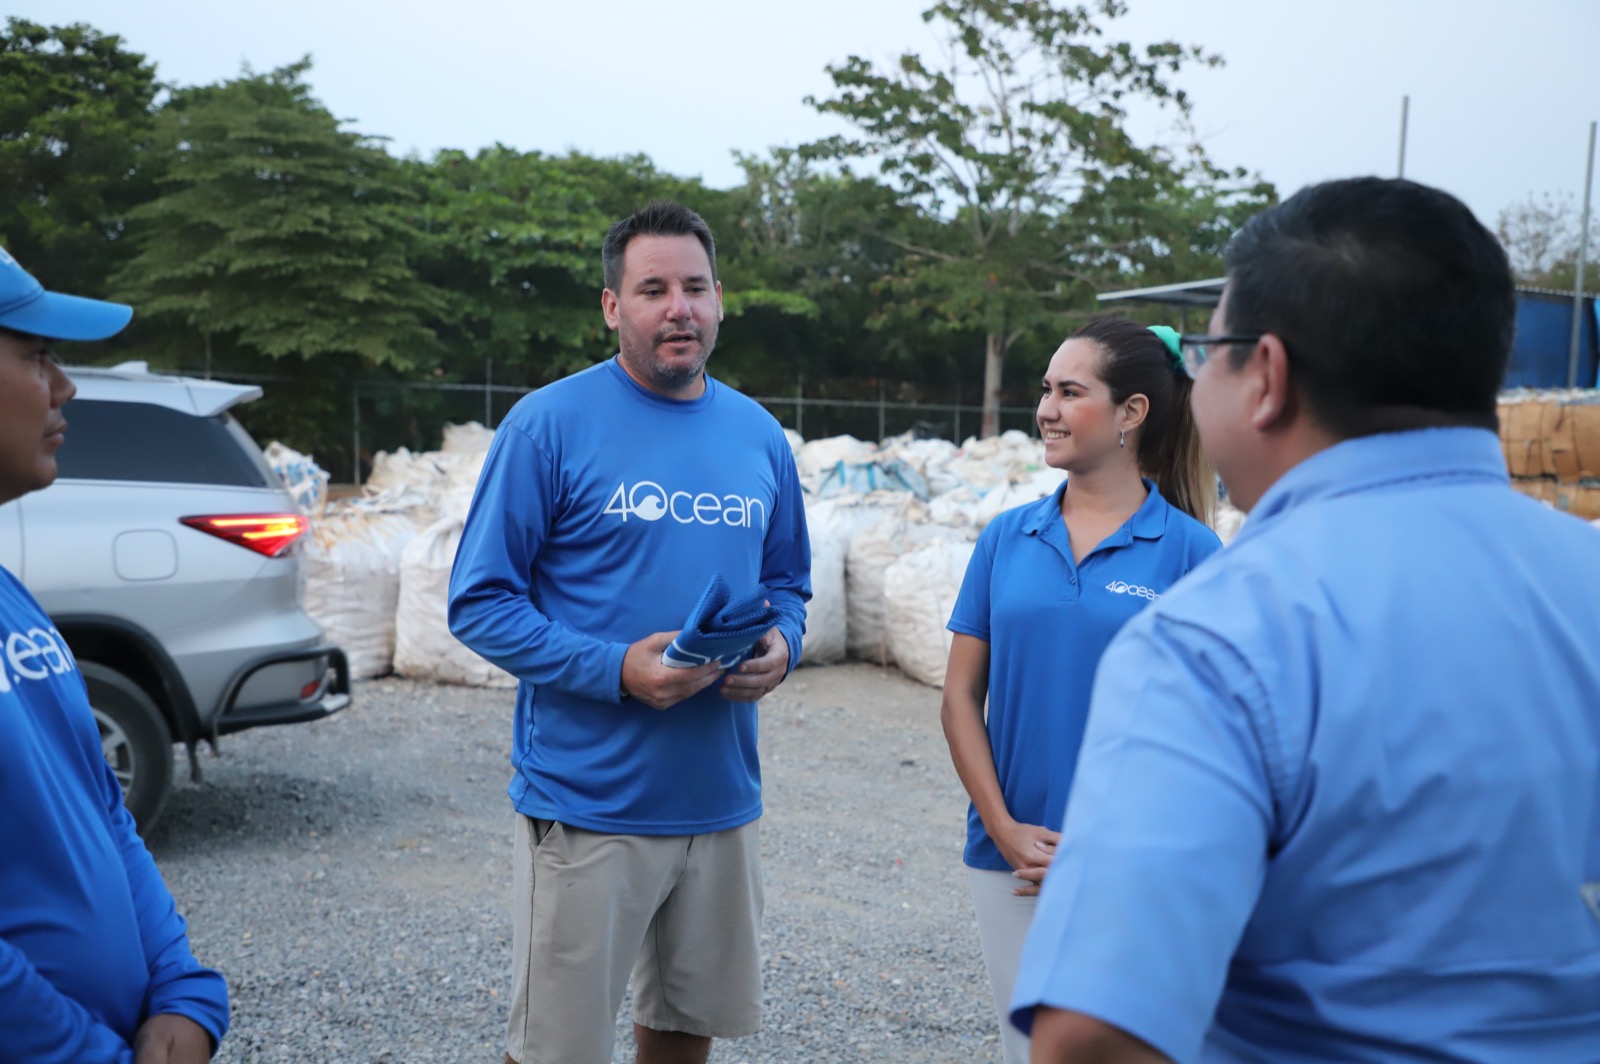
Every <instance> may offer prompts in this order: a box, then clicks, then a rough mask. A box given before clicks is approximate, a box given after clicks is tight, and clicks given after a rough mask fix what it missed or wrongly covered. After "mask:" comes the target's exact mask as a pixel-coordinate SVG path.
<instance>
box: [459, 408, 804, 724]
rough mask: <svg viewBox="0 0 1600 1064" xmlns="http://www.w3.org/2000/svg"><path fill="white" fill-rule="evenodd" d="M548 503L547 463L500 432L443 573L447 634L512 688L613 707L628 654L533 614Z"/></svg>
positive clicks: (551, 514)
mask: <svg viewBox="0 0 1600 1064" xmlns="http://www.w3.org/2000/svg"><path fill="white" fill-rule="evenodd" d="M557 498H558V488H557V485H556V478H555V469H554V466H553V465H552V464H551V462H550V459H549V457H548V456H547V455H545V454H544V453H543V452H542V451H541V450H540V449H539V447H538V446H537V445H536V444H535V443H534V441H533V440H532V439H531V438H529V437H528V435H527V434H526V433H525V432H523V431H522V430H521V429H519V428H518V427H517V426H516V425H512V424H507V425H502V426H501V429H500V431H499V432H497V433H495V437H494V442H493V444H491V445H490V447H489V454H488V457H487V458H486V459H485V460H484V464H483V473H482V475H481V476H480V478H479V481H478V489H477V493H476V495H475V496H474V497H473V500H472V508H471V510H470V511H469V512H468V514H467V521H466V526H465V527H464V528H463V529H462V532H461V544H460V546H459V547H458V548H457V550H456V560H455V565H454V567H453V568H452V570H451V573H450V605H449V621H450V632H451V634H452V635H454V636H455V637H456V638H457V639H459V640H461V642H462V643H464V644H466V645H467V646H468V647H470V648H472V650H474V651H475V652H476V653H478V654H480V655H482V656H483V657H484V658H486V659H488V660H489V661H491V662H493V663H494V664H496V665H498V666H500V667H501V668H502V669H504V670H506V671H507V672H509V673H511V674H512V675H513V676H516V677H518V678H519V679H523V680H527V681H529V682H531V683H536V684H540V685H545V684H548V685H550V686H552V687H555V688H557V689H558V690H562V691H565V692H567V693H569V694H573V695H578V696H580V697H583V698H589V699H593V700H595V701H598V702H620V701H621V700H622V659H623V657H624V655H626V654H627V651H628V644H626V643H614V642H611V641H609V640H604V639H599V638H596V637H594V636H589V635H585V634H583V633H581V632H575V631H573V630H572V629H571V628H568V627H566V626H564V625H561V624H558V623H556V622H555V621H552V620H551V619H550V618H549V617H547V616H545V614H544V613H543V612H541V611H540V610H539V608H538V607H537V606H535V605H534V604H533V599H532V597H531V591H532V585H533V572H534V567H535V566H536V565H537V564H538V562H539V554H540V552H541V551H542V550H543V548H544V545H545V543H546V541H547V540H548V539H549V536H550V529H551V526H552V522H553V521H554V518H555V513H556V506H557ZM802 520H803V518H802ZM773 605H774V606H777V605H778V603H777V601H774V602H773ZM802 615H803V607H802ZM644 634H647V633H641V635H644ZM798 638H799V636H798V634H797V635H796V639H798Z"/></svg>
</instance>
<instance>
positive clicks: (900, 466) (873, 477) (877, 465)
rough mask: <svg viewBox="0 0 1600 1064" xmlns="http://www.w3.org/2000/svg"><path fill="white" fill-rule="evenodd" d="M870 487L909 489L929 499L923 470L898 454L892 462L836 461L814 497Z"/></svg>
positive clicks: (859, 493) (883, 489)
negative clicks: (920, 470)
mask: <svg viewBox="0 0 1600 1064" xmlns="http://www.w3.org/2000/svg"><path fill="white" fill-rule="evenodd" d="M869 491H909V492H911V494H913V495H915V496H916V497H917V498H919V499H921V500H922V501H923V502H927V501H928V482H927V481H926V480H924V479H923V478H922V474H921V473H918V472H917V471H916V470H915V469H912V468H911V467H910V466H908V465H906V464H905V463H904V462H902V461H900V460H899V459H898V458H897V459H895V460H894V461H892V462H845V461H842V460H841V461H839V462H835V463H834V466H833V468H832V469H830V470H828V472H827V475H826V476H824V477H823V478H822V483H821V484H819V485H817V497H818V498H822V499H826V498H829V497H830V496H833V495H842V494H858V495H864V494H866V493H867V492H869Z"/></svg>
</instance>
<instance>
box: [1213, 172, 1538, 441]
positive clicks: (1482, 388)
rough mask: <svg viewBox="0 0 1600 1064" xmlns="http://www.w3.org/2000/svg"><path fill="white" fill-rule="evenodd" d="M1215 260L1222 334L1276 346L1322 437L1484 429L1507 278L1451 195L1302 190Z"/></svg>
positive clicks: (1389, 185)
mask: <svg viewBox="0 0 1600 1064" xmlns="http://www.w3.org/2000/svg"><path fill="white" fill-rule="evenodd" d="M1225 260H1226V262H1227V266H1228V288H1227V291H1228V295H1227V300H1228V310H1227V328H1228V331H1229V332H1232V333H1264V332H1270V333H1273V334H1274V335H1276V336H1277V337H1278V338H1279V339H1281V340H1282V341H1283V344H1284V347H1285V348H1286V349H1287V350H1288V352H1289V359H1290V365H1291V366H1292V367H1293V373H1294V377H1295V380H1296V384H1297V386H1298V388H1299V390H1300V392H1301V394H1303V395H1304V397H1305V400H1306V403H1307V405H1308V407H1309V409H1310V412H1311V415H1312V417H1314V418H1315V419H1316V420H1317V421H1318V422H1319V423H1320V424H1322V425H1323V426H1324V427H1325V428H1327V429H1328V430H1329V431H1331V432H1333V433H1334V434H1335V435H1337V436H1340V437H1352V436H1364V435H1370V434H1372V433H1375V432H1388V431H1395V430H1399V429H1406V428H1423V427H1427V426H1430V425H1470V426H1481V427H1484V428H1490V429H1492V428H1494V427H1495V426H1496V424H1497V421H1496V417H1495V406H1496V397H1497V395H1498V394H1499V391H1500V384H1501V381H1502V380H1503V379H1504V377H1505V369H1506V360H1507V358H1508V357H1509V355H1510V352H1511V339H1512V330H1513V327H1514V324H1515V319H1516V295H1515V292H1514V290H1513V285H1512V280H1511V267H1510V264H1509V262H1508V261H1507V259H1506V253H1505V250H1504V249H1503V248H1501V246H1500V244H1499V242H1498V241H1497V240H1495V238H1494V236H1493V234H1491V233H1490V232H1489V230H1488V229H1486V228H1484V226H1483V224H1482V223H1480V222H1479V221H1478V220H1477V218H1475V217H1473V215H1472V212H1471V211H1470V210H1468V209H1467V207H1466V205H1465V204H1463V203H1462V202H1461V201H1460V200H1458V199H1456V198H1455V197H1454V196H1451V195H1450V194H1448V193H1446V192H1441V191H1440V190H1439V189H1436V188H1429V187H1428V186H1426V185H1419V184H1417V183H1416V182H1414V181H1406V180H1401V179H1388V178H1377V177H1361V178H1352V179H1348V180H1343V181H1328V182H1324V183H1323V184H1319V185H1312V186H1310V187H1309V188H1305V189H1302V190H1301V191H1300V192H1297V193H1295V194H1294V195H1293V196H1291V197H1290V198H1289V199H1287V200H1285V201H1284V202H1283V203H1280V204H1279V205H1277V206H1276V207H1271V208H1269V209H1267V210H1265V211H1263V212H1262V213H1260V214H1258V215H1256V216H1255V217H1254V218H1252V219H1251V220H1250V221H1249V222H1248V223H1246V224H1245V226H1244V228H1243V229H1241V230H1239V232H1238V233H1237V234H1235V236H1234V237H1233V239H1232V240H1231V241H1230V242H1229V244H1228V248H1227V251H1226V252H1225ZM1232 352H1233V353H1232V357H1233V358H1234V359H1236V360H1242V359H1243V358H1245V357H1246V355H1247V353H1248V352H1247V348H1246V347H1245V346H1244V345H1235V346H1234V347H1233V349H1232Z"/></svg>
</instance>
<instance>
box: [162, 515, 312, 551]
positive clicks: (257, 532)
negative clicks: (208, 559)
mask: <svg viewBox="0 0 1600 1064" xmlns="http://www.w3.org/2000/svg"><path fill="white" fill-rule="evenodd" d="M179 520H180V521H182V522H183V523H184V524H186V525H188V526H189V527H190V528H197V529H199V530H200V531H201V532H206V533H209V534H210V535H213V536H216V537H217V538H218V539H225V540H227V541H228V542H229V543H237V544H238V545H239V546H241V547H247V548H249V549H250V550H253V551H255V552H256V553H257V554H265V555H266V556H267V557H269V558H276V557H277V556H278V555H280V554H282V553H283V552H284V551H286V550H288V549H289V544H291V543H293V542H294V541H295V540H297V539H299V538H300V537H301V536H303V535H305V533H306V530H307V529H308V528H310V527H311V522H309V521H307V520H306V519H305V517H304V516H303V515H301V514H222V515H217V516H211V517H181V518H179Z"/></svg>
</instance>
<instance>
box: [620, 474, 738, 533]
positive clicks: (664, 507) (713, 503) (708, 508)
mask: <svg viewBox="0 0 1600 1064" xmlns="http://www.w3.org/2000/svg"><path fill="white" fill-rule="evenodd" d="M601 512H602V513H607V514H615V515H617V516H619V517H621V518H622V520H623V521H624V522H626V521H647V522H654V521H660V520H662V519H667V520H672V521H676V522H677V523H678V524H680V525H727V526H729V527H731V528H754V529H758V530H763V531H764V530H765V529H766V527H767V503H766V500H764V499H757V498H755V497H753V496H747V495H718V494H716V493H715V492H710V491H683V490H681V489H675V490H671V491H669V490H667V489H666V488H664V487H662V486H661V485H660V484H657V483H656V482H655V481H653V480H640V481H635V482H634V484H633V485H632V486H631V487H630V486H629V485H628V483H627V482H626V481H623V482H621V483H619V484H618V485H617V490H616V491H614V492H612V494H611V498H610V499H608V500H607V501H606V506H605V509H604V510H602V511H601Z"/></svg>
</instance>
